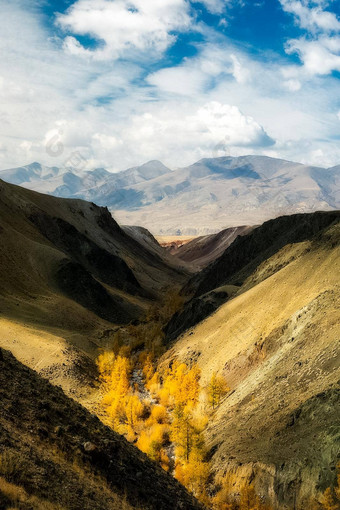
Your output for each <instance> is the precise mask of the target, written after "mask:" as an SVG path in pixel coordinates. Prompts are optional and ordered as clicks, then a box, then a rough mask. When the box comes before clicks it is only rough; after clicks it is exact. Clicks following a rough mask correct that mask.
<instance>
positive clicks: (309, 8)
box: [280, 0, 340, 86]
mask: <svg viewBox="0 0 340 510" xmlns="http://www.w3.org/2000/svg"><path fill="white" fill-rule="evenodd" d="M280 2H281V5H282V7H283V9H284V10H285V11H286V12H289V13H291V14H293V15H294V16H295V19H296V22H297V23H298V24H299V26H300V27H301V28H302V29H304V30H306V31H307V33H308V35H307V37H300V38H299V39H291V40H289V41H288V43H287V45H286V52H287V53H288V54H292V53H297V54H298V55H299V58H300V60H301V62H302V66H301V67H300V68H298V66H295V69H294V68H291V70H293V73H292V75H295V77H298V76H300V78H301V79H302V78H303V77H305V78H306V77H307V78H308V77H309V76H313V75H327V74H330V73H332V72H333V71H338V70H339V69H340V37H338V36H337V35H335V34H337V33H338V32H340V21H339V19H338V18H337V16H336V14H335V13H333V12H330V11H327V10H325V8H326V7H327V6H328V2H326V1H324V0H319V1H314V2H312V1H309V0H302V1H297V0H280ZM288 86H289V82H288Z"/></svg>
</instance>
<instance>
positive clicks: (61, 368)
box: [0, 181, 187, 394]
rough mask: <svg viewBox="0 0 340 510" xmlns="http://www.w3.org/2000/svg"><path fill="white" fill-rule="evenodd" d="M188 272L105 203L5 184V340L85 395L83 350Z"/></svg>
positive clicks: (0, 193) (0, 269)
mask: <svg viewBox="0 0 340 510" xmlns="http://www.w3.org/2000/svg"><path fill="white" fill-rule="evenodd" d="M186 278H187V276H186V274H185V273H184V272H183V270H182V269H179V268H177V267H176V260H174V262H173V264H172V266H171V267H170V266H169V265H167V263H166V262H165V260H163V259H162V258H161V257H160V256H159V255H158V254H157V253H155V252H152V251H150V250H148V249H147V247H145V246H143V245H142V244H140V243H138V242H137V241H136V240H135V239H133V238H131V237H130V236H128V235H127V234H126V233H125V232H124V231H123V230H122V229H121V228H120V227H119V225H118V224H117V223H116V222H115V220H114V219H113V218H112V216H111V214H110V213H109V211H108V210H107V209H106V208H101V207H98V206H96V205H94V204H92V203H88V202H84V201H82V200H68V199H60V198H55V197H51V196H47V195H42V194H39V193H36V192H34V191H30V190H27V189H24V188H20V187H18V186H14V185H10V184H7V183H4V182H2V181H0V345H2V346H3V347H6V348H8V349H10V350H12V352H13V353H14V354H15V356H16V357H18V359H20V361H23V362H25V363H26V364H28V365H29V366H31V367H36V369H37V370H39V371H41V372H43V373H46V374H47V375H48V376H49V377H50V378H51V380H53V382H55V383H57V384H62V385H63V388H65V389H66V390H70V391H71V390H72V391H75V389H76V387H77V386H78V389H79V391H80V392H81V393H82V394H86V389H85V382H84V381H80V384H78V383H77V384H76V383H75V380H74V377H75V374H74V368H75V365H76V366H77V367H78V366H80V367H81V366H82V360H83V359H84V354H86V355H90V356H91V357H93V356H95V355H97V353H98V348H99V347H104V346H106V345H107V344H108V343H109V342H110V338H111V336H112V334H113V333H114V330H115V328H116V327H117V326H118V325H121V324H126V323H129V322H130V321H133V320H136V319H138V318H139V317H141V316H142V315H143V314H144V313H145V310H146V309H147V307H148V306H150V304H152V303H153V302H154V300H158V299H159V296H161V295H163V293H164V289H166V288H167V287H169V286H170V285H171V287H173V286H176V285H177V286H180V285H182V284H183V283H184V282H185V281H186ZM87 364H88V361H87V360H86V359H85V367H86V373H88V372H91V370H88V368H87ZM80 371H81V370H78V372H80ZM65 377H66V379H65ZM77 377H78V376H77ZM72 379H73V382H72V381H71V380H72Z"/></svg>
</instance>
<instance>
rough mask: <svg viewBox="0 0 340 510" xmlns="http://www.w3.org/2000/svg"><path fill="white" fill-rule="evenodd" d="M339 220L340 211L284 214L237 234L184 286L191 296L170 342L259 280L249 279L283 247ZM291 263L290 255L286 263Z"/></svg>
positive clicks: (170, 327) (173, 321)
mask: <svg viewBox="0 0 340 510" xmlns="http://www.w3.org/2000/svg"><path fill="white" fill-rule="evenodd" d="M339 219H340V212H339V211H334V212H316V213H311V214H298V215H292V216H282V217H280V218H277V219H275V220H270V221H268V222H265V223H264V224H263V225H261V226H260V227H258V228H256V229H254V230H251V231H250V232H249V233H248V234H246V235H244V236H239V237H237V238H236V240H235V241H234V242H233V243H232V244H231V245H230V246H229V247H228V248H227V249H226V250H225V251H224V252H223V253H222V255H221V256H220V257H219V258H218V259H216V260H215V261H214V262H212V263H211V264H210V265H209V266H207V267H206V268H205V269H203V270H202V271H201V272H200V273H197V274H196V275H194V276H193V277H192V278H191V279H190V280H189V281H188V283H187V284H186V285H185V286H184V287H183V289H182V294H183V295H187V296H189V297H191V299H189V301H188V302H187V303H186V305H185V306H184V308H183V309H182V310H180V311H179V312H177V313H176V314H175V315H174V316H173V317H172V319H171V320H170V322H169V324H168V325H167V327H166V335H167V339H168V341H170V340H174V339H175V338H177V337H178V336H179V335H180V334H181V333H183V331H185V330H186V329H188V328H191V327H192V326H195V324H197V323H198V322H200V321H202V320H203V319H205V318H206V317H208V315H210V314H211V313H213V312H214V311H215V310H217V308H218V307H220V306H221V304H222V303H224V302H226V301H227V300H228V299H230V298H231V297H232V296H234V295H235V294H236V293H241V292H244V291H245V290H247V289H248V288H249V286H250V285H254V284H256V283H259V282H258V281H257V280H254V282H253V280H247V278H249V276H250V275H251V274H255V273H256V271H257V268H258V267H259V266H260V265H261V263H262V262H264V261H265V260H267V259H268V258H270V257H271V256H272V255H274V254H275V253H277V252H278V251H279V250H280V249H281V248H283V247H285V246H286V245H289V244H290V243H299V242H302V241H305V240H308V239H313V237H314V236H316V235H317V234H318V233H320V232H322V231H323V230H324V229H325V228H327V227H328V226H329V225H331V224H332V223H333V222H337V221H339ZM288 263H289V258H288V259H287V260H286V261H284V262H283V264H288ZM276 269H277V268H276V266H273V268H272V270H271V271H272V272H270V271H269V270H268V274H265V275H263V277H265V278H268V277H269V276H270V275H271V274H272V273H273V272H275V271H276ZM245 282H247V283H245Z"/></svg>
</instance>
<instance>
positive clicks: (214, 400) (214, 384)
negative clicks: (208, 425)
mask: <svg viewBox="0 0 340 510" xmlns="http://www.w3.org/2000/svg"><path fill="white" fill-rule="evenodd" d="M228 391H229V388H228V385H227V383H226V380H225V379H224V377H222V376H218V375H217V374H216V372H214V373H213V375H212V376H211V379H210V383H209V385H208V388H207V392H208V401H209V404H210V405H211V407H212V408H213V410H215V409H216V408H217V407H218V406H219V405H220V403H221V400H222V398H223V397H224V396H225V395H226V393H227V392H228Z"/></svg>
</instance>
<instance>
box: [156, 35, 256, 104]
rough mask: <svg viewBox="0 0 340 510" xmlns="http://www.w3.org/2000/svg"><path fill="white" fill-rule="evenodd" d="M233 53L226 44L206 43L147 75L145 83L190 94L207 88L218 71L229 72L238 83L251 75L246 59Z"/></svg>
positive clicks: (219, 72) (217, 76)
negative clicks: (192, 53)
mask: <svg viewBox="0 0 340 510" xmlns="http://www.w3.org/2000/svg"><path fill="white" fill-rule="evenodd" d="M242 60H243V61H242V63H241V58H240V57H239V56H238V55H237V54H235V53H234V49H233V48H232V46H231V45H230V47H229V48H228V46H227V47H226V46H224V45H222V46H219V45H217V44H216V45H206V46H205V47H204V48H203V49H202V51H201V52H200V53H199V56H198V57H194V58H192V59H186V60H184V62H183V63H182V64H180V65H178V66H177V67H169V68H164V69H161V70H159V71H156V72H155V73H152V74H151V75H149V76H148V78H147V80H148V83H150V84H151V85H154V86H156V87H158V89H159V90H161V91H165V92H171V93H175V94H180V95H183V96H185V95H186V96H192V94H198V93H201V92H204V91H205V90H209V89H210V88H211V87H212V86H213V82H214V80H216V79H217V78H220V77H221V76H222V75H230V77H231V76H232V77H233V78H234V79H235V80H236V81H237V82H238V83H240V84H245V83H247V82H248V81H249V80H250V79H251V70H250V68H249V62H248V61H247V60H246V59H245V58H243V59H242Z"/></svg>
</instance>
